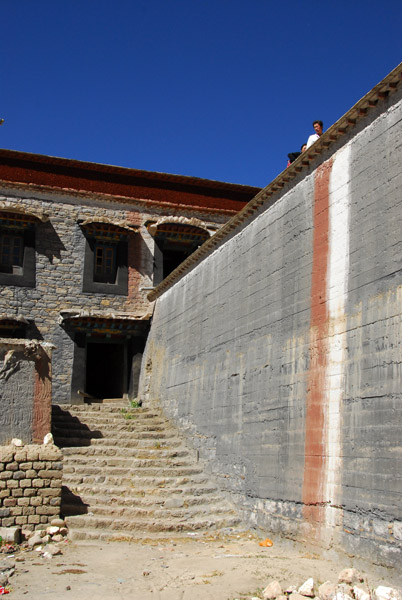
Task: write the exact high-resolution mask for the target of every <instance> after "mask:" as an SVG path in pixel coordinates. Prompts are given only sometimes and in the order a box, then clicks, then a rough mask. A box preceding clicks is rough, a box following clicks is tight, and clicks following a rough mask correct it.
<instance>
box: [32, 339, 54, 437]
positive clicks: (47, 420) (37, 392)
mask: <svg viewBox="0 0 402 600" xmlns="http://www.w3.org/2000/svg"><path fill="white" fill-rule="evenodd" d="M51 411H52V381H51V363H50V358H49V357H48V355H47V354H46V353H45V352H44V351H42V352H41V353H40V355H39V356H38V357H37V358H36V359H35V388H34V402H33V411H32V441H33V442H35V443H38V444H42V443H43V438H44V436H45V435H46V434H47V433H50V429H51Z"/></svg>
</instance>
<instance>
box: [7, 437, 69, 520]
mask: <svg viewBox="0 0 402 600" xmlns="http://www.w3.org/2000/svg"><path fill="white" fill-rule="evenodd" d="M62 461H63V457H62V453H61V450H59V448H57V447H56V446H54V445H46V446H45V445H27V446H23V447H16V446H0V526H1V527H12V526H15V525H19V526H21V527H22V528H23V529H30V530H33V529H35V528H36V527H38V526H43V525H44V524H47V523H50V521H51V520H52V519H53V518H55V517H56V516H58V515H59V513H60V502H61V478H62V473H63V470H62V469H63V462H62Z"/></svg>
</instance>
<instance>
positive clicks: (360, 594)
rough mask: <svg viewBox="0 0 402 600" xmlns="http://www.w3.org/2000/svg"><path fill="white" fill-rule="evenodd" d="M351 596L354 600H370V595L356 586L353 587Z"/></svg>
mask: <svg viewBox="0 0 402 600" xmlns="http://www.w3.org/2000/svg"><path fill="white" fill-rule="evenodd" d="M353 595H354V597H355V598H356V600H371V596H370V594H368V593H367V592H365V591H364V590H362V588H359V587H358V586H357V585H355V586H354V587H353Z"/></svg>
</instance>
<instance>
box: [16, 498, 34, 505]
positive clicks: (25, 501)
mask: <svg viewBox="0 0 402 600" xmlns="http://www.w3.org/2000/svg"><path fill="white" fill-rule="evenodd" d="M15 502H16V503H17V504H18V506H29V504H30V499H29V498H18V500H16V499H15Z"/></svg>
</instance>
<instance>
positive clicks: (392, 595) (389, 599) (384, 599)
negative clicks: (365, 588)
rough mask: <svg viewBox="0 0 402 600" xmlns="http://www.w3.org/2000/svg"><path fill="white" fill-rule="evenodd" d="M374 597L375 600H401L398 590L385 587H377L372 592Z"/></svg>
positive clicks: (401, 596) (401, 595)
mask: <svg viewBox="0 0 402 600" xmlns="http://www.w3.org/2000/svg"><path fill="white" fill-rule="evenodd" d="M374 597H375V598H376V600H402V594H401V592H400V591H399V590H396V589H394V588H390V587H386V586H385V585H379V586H378V588H376V589H375V590H374Z"/></svg>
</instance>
